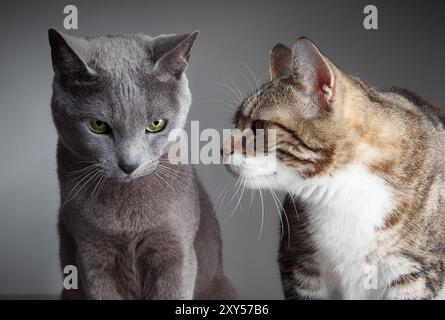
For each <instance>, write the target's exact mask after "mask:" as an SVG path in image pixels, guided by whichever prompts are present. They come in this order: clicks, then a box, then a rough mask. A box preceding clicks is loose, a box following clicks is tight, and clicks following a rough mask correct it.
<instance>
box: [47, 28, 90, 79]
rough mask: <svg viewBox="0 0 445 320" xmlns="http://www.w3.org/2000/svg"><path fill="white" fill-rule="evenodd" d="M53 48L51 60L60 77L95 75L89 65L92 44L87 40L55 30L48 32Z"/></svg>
mask: <svg viewBox="0 0 445 320" xmlns="http://www.w3.org/2000/svg"><path fill="white" fill-rule="evenodd" d="M48 38H49V44H50V46H51V60H52V64H53V69H54V72H55V73H56V74H58V75H62V76H63V75H69V76H72V75H94V74H95V71H94V70H93V69H91V68H90V67H89V66H88V64H87V62H86V61H87V59H88V54H89V51H90V44H89V42H88V41H87V40H85V39H82V38H76V37H72V36H69V35H67V34H63V33H62V32H59V31H57V30H54V29H49V30H48Z"/></svg>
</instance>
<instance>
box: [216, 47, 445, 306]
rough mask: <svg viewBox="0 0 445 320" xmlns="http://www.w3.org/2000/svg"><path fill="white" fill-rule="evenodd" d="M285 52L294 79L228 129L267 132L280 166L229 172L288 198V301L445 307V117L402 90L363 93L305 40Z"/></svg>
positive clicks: (281, 81) (274, 87) (258, 97)
mask: <svg viewBox="0 0 445 320" xmlns="http://www.w3.org/2000/svg"><path fill="white" fill-rule="evenodd" d="M280 50H283V49H282V47H280ZM293 55H294V60H293V62H292V63H293V65H292V68H293V69H292V70H293V72H291V73H288V74H282V72H278V75H277V76H275V77H274V76H272V77H271V78H272V79H271V81H270V82H268V83H266V84H265V85H263V86H262V87H261V88H260V89H259V90H258V92H255V93H254V94H252V95H251V96H250V97H248V98H246V99H245V101H244V102H243V104H242V105H241V106H240V108H239V110H238V112H237V113H236V116H235V124H236V127H237V128H240V129H246V128H252V127H253V128H254V127H255V126H256V123H258V122H259V121H261V122H262V126H264V123H265V124H266V125H265V126H266V130H271V129H274V130H276V134H277V139H276V145H275V146H274V148H275V150H276V154H277V158H278V166H277V167H276V168H275V169H273V170H272V169H270V170H268V171H267V170H266V171H264V170H260V169H259V167H260V165H259V164H258V163H259V162H261V161H263V162H264V161H268V158H267V157H263V158H262V159H256V160H257V161H253V159H245V160H246V161H244V163H242V164H241V165H233V166H232V167H231V171H233V172H235V173H236V174H240V173H243V174H244V175H245V176H246V177H248V183H249V185H250V186H251V187H253V188H256V187H262V188H264V187H266V188H267V186H271V187H272V188H274V189H276V190H281V191H285V192H287V193H288V195H287V197H286V199H285V201H284V204H283V206H284V209H285V213H286V215H287V218H288V219H289V226H288V225H286V224H284V228H285V230H283V234H284V239H283V240H282V243H281V246H280V254H279V263H280V268H281V274H282V280H283V288H284V291H285V295H286V297H287V298H288V299H438V298H445V295H444V294H445V289H444V288H445V207H444V201H445V181H444V177H445V129H444V124H443V123H444V122H443V120H444V119H445V118H444V115H443V113H442V112H441V111H440V109H438V108H436V107H433V106H431V105H430V104H428V103H427V102H425V101H424V100H423V99H421V98H420V97H418V96H417V95H415V94H413V93H411V92H409V91H407V90H404V89H398V88H391V89H387V90H376V89H373V88H370V87H368V86H367V85H365V84H364V83H363V82H361V81H360V80H359V79H357V78H354V77H352V76H349V75H347V74H346V73H344V72H343V71H341V70H340V69H339V68H337V67H336V66H335V65H334V64H333V63H332V62H330V61H329V60H328V59H327V58H326V57H325V56H324V55H323V54H322V53H321V52H320V51H319V50H318V49H317V48H316V47H315V46H314V45H313V44H312V43H311V42H309V41H308V40H307V39H300V40H298V41H297V43H296V44H295V45H294V49H293ZM276 56H279V55H271V58H272V59H276V58H275V57H276ZM271 64H272V65H274V66H280V70H286V67H283V66H282V64H280V63H277V62H274V61H271ZM289 67H290V66H288V67H287V68H289ZM225 154H226V155H229V157H233V158H236V157H240V156H241V157H242V155H239V154H237V153H234V150H226V151H225ZM263 167H264V166H263ZM288 228H290V229H288ZM289 236H290V239H289Z"/></svg>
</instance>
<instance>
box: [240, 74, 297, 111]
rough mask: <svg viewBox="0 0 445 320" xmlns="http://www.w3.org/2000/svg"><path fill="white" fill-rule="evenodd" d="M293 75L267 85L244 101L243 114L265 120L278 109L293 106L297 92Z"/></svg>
mask: <svg viewBox="0 0 445 320" xmlns="http://www.w3.org/2000/svg"><path fill="white" fill-rule="evenodd" d="M297 87H298V86H296V82H295V77H294V76H293V75H289V76H283V77H280V78H278V79H274V80H273V81H270V82H267V83H265V84H264V85H263V86H262V87H261V88H260V89H259V90H258V91H256V92H254V93H253V94H252V95H250V96H249V97H247V98H246V99H245V100H244V103H243V104H242V106H241V110H242V114H243V116H245V117H249V118H251V119H259V118H263V117H264V115H265V114H266V113H267V114H268V113H270V111H271V110H273V109H275V108H277V107H280V106H281V107H283V106H287V105H290V104H293V102H294V101H295V95H296V90H297Z"/></svg>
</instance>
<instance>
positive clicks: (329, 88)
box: [292, 38, 336, 108]
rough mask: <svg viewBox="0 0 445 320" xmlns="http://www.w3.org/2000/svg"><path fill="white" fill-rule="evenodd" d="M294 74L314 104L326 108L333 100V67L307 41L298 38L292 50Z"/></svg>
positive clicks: (334, 83) (334, 80)
mask: <svg viewBox="0 0 445 320" xmlns="http://www.w3.org/2000/svg"><path fill="white" fill-rule="evenodd" d="M292 52H293V57H294V65H295V72H296V73H297V74H298V76H299V79H300V82H301V84H302V85H303V86H304V87H305V88H306V90H307V93H308V94H309V95H311V97H312V98H313V99H314V102H315V103H316V105H317V106H319V107H320V108H328V107H329V106H330V104H331V103H332V101H333V100H334V99H335V89H336V88H335V87H336V79H335V71H334V69H333V68H334V67H333V65H332V64H331V63H330V62H329V61H328V59H327V58H326V57H325V56H324V55H323V54H322V53H321V52H320V50H318V48H317V47H316V46H315V45H314V44H313V43H312V42H311V41H310V40H308V39H306V38H300V39H298V40H297V42H295V44H294V46H293V48H292Z"/></svg>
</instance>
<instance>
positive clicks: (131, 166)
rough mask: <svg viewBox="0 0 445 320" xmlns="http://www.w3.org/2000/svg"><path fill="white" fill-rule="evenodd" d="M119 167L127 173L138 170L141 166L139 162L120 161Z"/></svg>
mask: <svg viewBox="0 0 445 320" xmlns="http://www.w3.org/2000/svg"><path fill="white" fill-rule="evenodd" d="M118 165H119V168H121V170H122V171H123V172H125V173H126V174H131V173H132V172H133V171H134V170H136V169H137V168H138V167H139V164H137V163H122V162H119V164H118Z"/></svg>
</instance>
